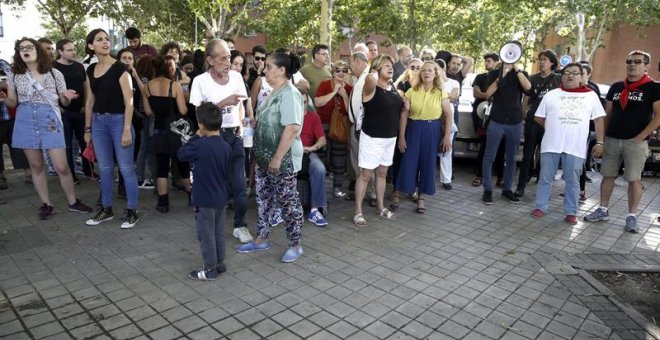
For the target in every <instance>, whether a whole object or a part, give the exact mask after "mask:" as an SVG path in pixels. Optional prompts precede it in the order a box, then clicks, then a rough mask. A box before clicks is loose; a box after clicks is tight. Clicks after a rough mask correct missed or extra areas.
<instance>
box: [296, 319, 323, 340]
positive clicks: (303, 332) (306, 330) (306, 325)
mask: <svg viewBox="0 0 660 340" xmlns="http://www.w3.org/2000/svg"><path fill="white" fill-rule="evenodd" d="M289 329H290V330H291V331H292V332H294V333H296V334H298V335H299V336H301V337H302V338H305V339H306V338H309V337H310V336H311V335H312V334H314V333H316V332H318V331H319V330H320V329H321V328H319V326H317V325H315V324H313V323H311V322H309V321H307V320H301V321H299V322H296V323H295V324H293V325H291V326H289Z"/></svg>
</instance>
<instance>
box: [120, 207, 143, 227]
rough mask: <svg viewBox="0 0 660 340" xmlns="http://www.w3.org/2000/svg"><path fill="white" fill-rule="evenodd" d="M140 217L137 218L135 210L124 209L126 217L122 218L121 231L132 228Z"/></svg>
mask: <svg viewBox="0 0 660 340" xmlns="http://www.w3.org/2000/svg"><path fill="white" fill-rule="evenodd" d="M139 220H140V217H138V214H137V210H135V209H126V216H125V217H124V223H122V224H121V228H122V229H129V228H133V226H134V225H135V224H136V223H138V221H139Z"/></svg>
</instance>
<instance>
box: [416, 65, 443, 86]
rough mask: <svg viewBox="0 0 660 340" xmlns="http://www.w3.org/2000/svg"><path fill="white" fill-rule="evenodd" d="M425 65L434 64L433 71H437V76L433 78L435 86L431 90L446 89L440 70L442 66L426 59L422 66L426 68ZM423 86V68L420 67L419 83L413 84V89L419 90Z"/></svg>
mask: <svg viewBox="0 0 660 340" xmlns="http://www.w3.org/2000/svg"><path fill="white" fill-rule="evenodd" d="M425 65H431V66H433V71H434V73H435V78H434V79H433V87H432V89H431V90H433V89H436V90H438V91H444V90H445V84H444V82H443V81H442V73H441V70H440V66H438V64H436V63H435V62H433V61H425V62H424V63H423V64H422V68H424V66H425ZM421 86H422V70H421V69H420V70H419V74H418V75H417V84H415V86H413V89H414V90H415V91H417V90H419V88H420V87H421Z"/></svg>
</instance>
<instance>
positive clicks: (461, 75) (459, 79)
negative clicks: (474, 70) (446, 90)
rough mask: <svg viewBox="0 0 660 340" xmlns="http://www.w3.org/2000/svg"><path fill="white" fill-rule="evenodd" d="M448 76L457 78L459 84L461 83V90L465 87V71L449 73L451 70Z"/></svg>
mask: <svg viewBox="0 0 660 340" xmlns="http://www.w3.org/2000/svg"><path fill="white" fill-rule="evenodd" d="M447 78H449V79H454V80H456V81H457V82H458V85H460V86H459V91H460V89H461V88H462V87H463V79H465V77H464V76H463V72H461V71H458V72H456V74H449V72H447Z"/></svg>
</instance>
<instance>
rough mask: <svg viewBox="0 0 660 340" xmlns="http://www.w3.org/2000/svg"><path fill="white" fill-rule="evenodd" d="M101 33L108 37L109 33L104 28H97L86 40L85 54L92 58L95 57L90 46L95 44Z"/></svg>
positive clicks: (88, 34)
mask: <svg viewBox="0 0 660 340" xmlns="http://www.w3.org/2000/svg"><path fill="white" fill-rule="evenodd" d="M101 32H103V33H105V35H108V32H106V31H105V30H104V29H102V28H95V29H93V30H91V31H90V32H89V33H87V37H86V38H85V53H87V55H88V56H90V57H91V56H93V55H94V51H92V50H91V49H90V48H89V45H91V44H93V43H94V38H95V37H96V35H97V34H99V33H101Z"/></svg>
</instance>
